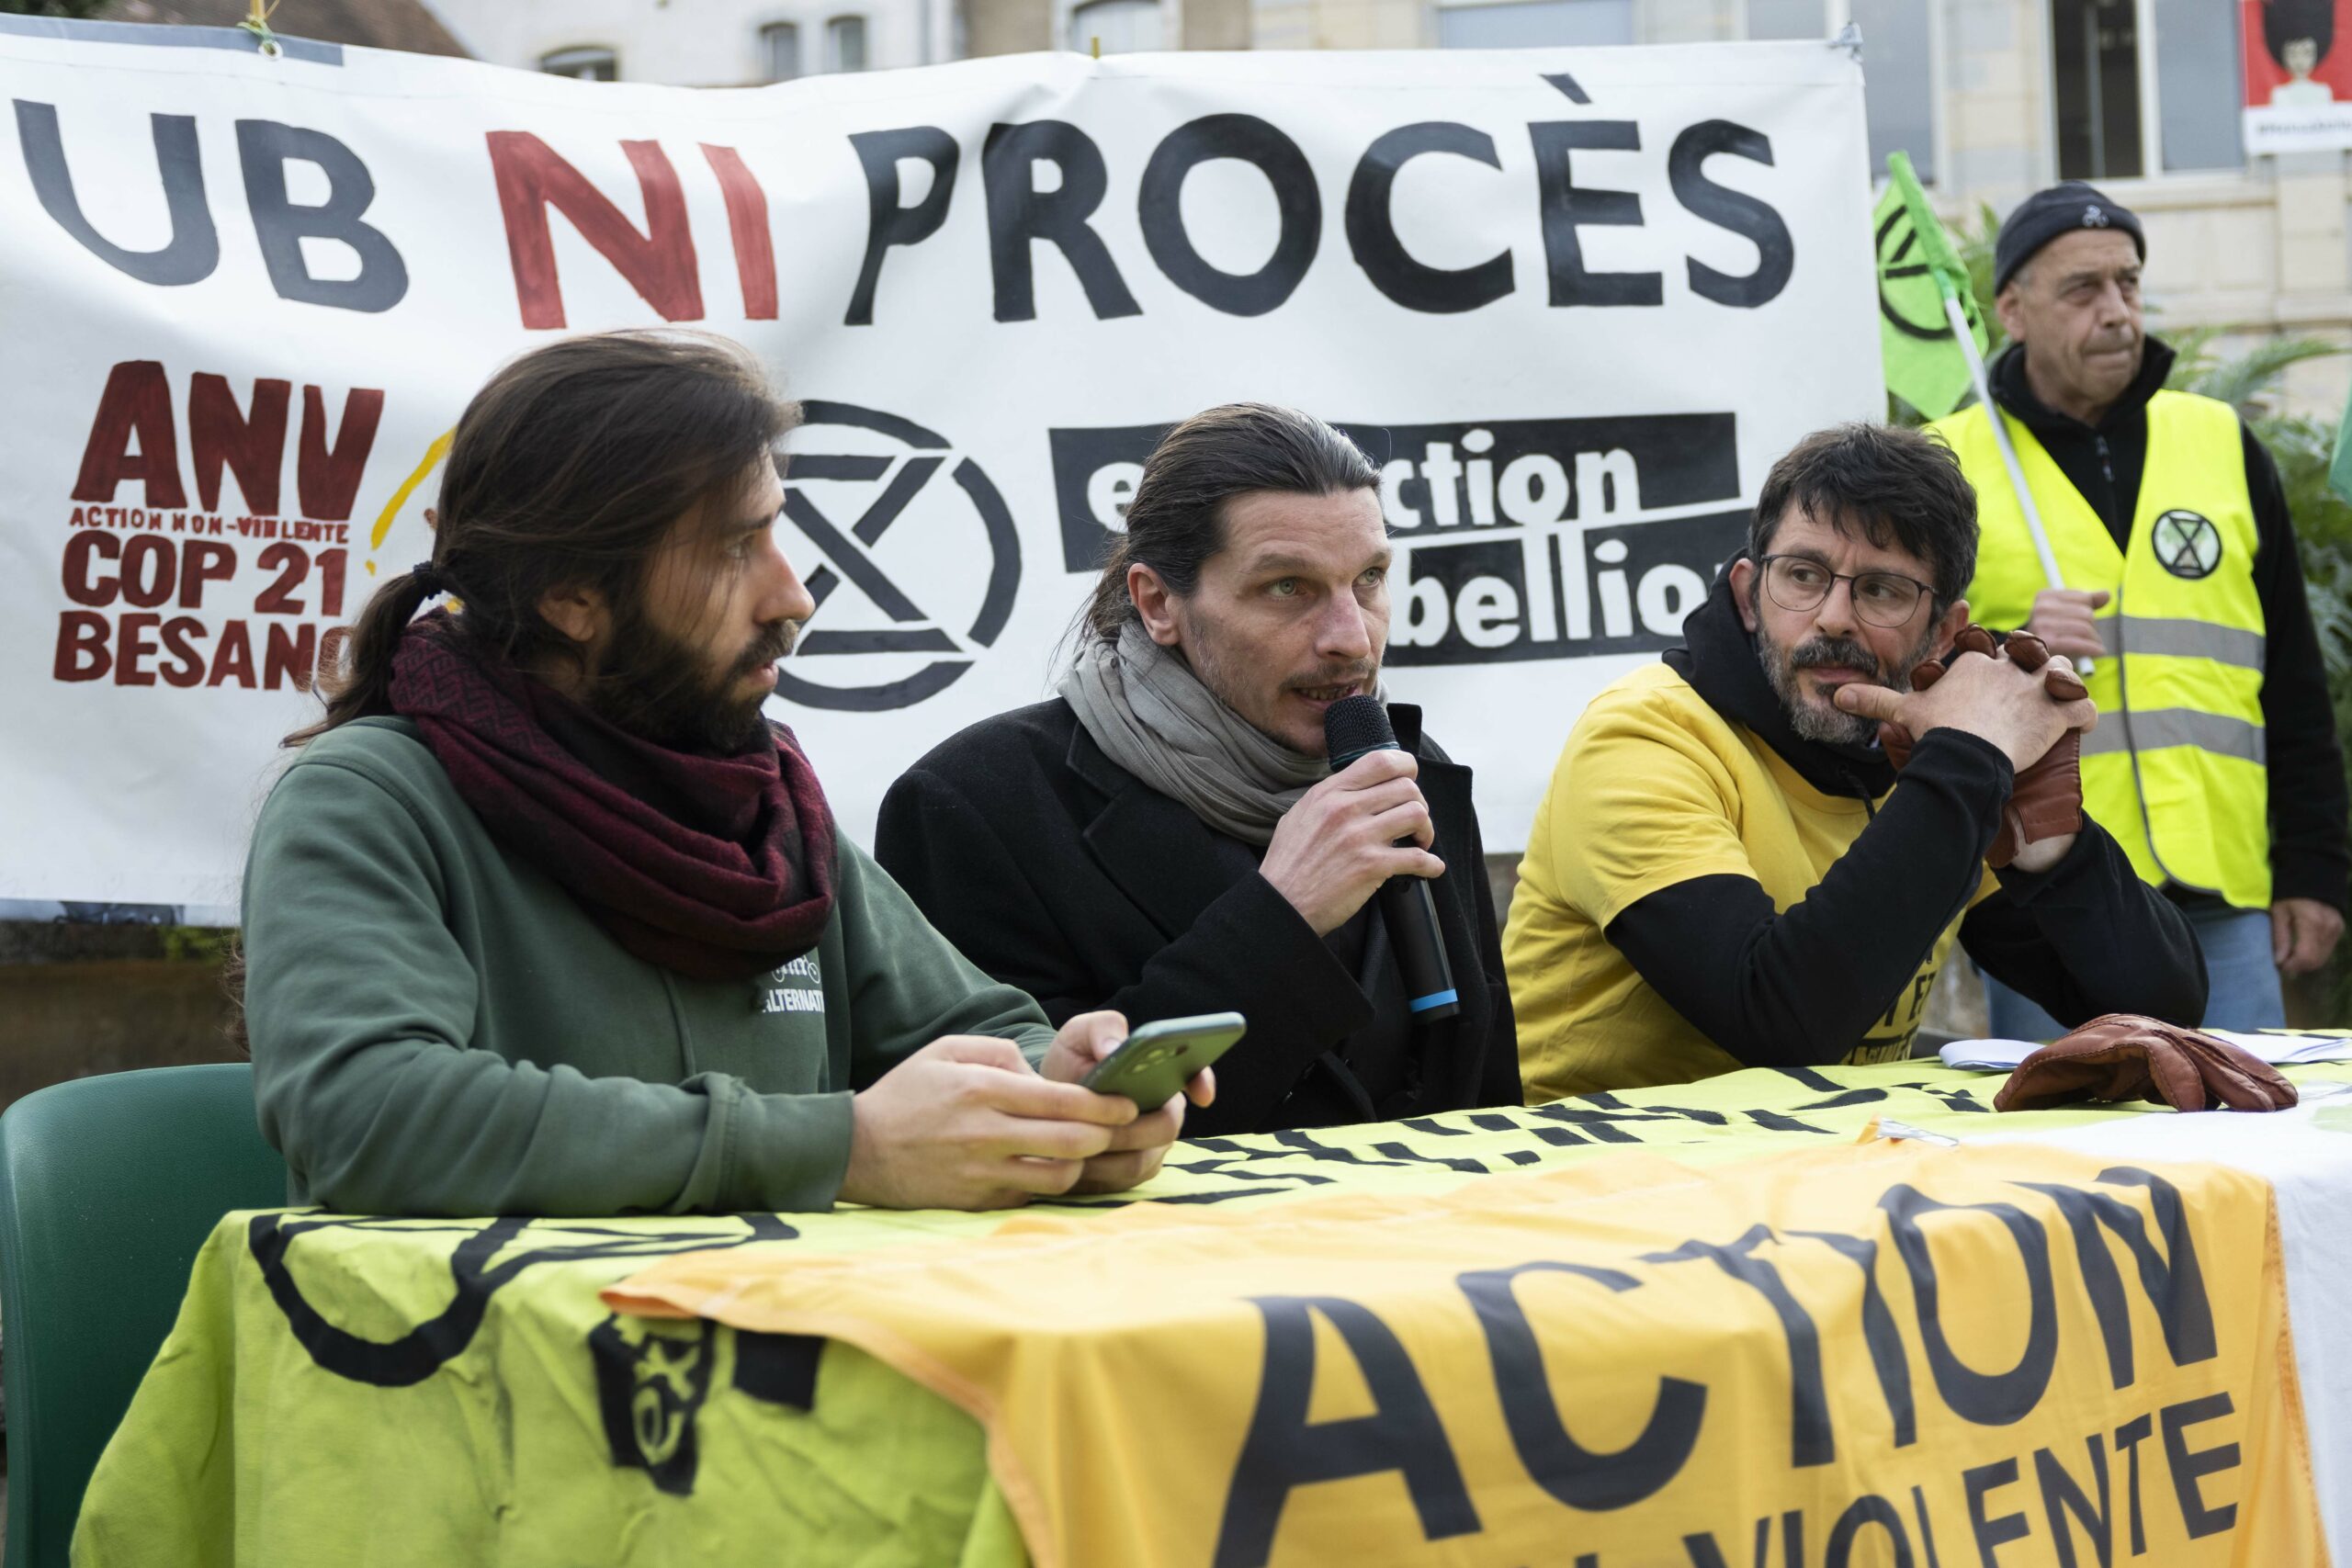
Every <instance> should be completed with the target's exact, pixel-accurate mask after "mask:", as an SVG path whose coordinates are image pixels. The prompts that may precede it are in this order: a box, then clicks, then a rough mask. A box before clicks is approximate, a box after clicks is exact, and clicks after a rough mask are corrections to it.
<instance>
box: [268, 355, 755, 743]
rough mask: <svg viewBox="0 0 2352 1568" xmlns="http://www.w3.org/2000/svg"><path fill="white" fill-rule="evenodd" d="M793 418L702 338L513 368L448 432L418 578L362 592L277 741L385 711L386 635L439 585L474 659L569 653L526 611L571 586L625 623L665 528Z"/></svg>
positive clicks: (407, 576)
mask: <svg viewBox="0 0 2352 1568" xmlns="http://www.w3.org/2000/svg"><path fill="white" fill-rule="evenodd" d="M797 417H798V410H797V409H796V408H795V407H794V405H792V404H791V403H789V402H787V401H786V400H783V399H782V398H780V397H778V396H777V395H776V393H775V389H774V388H773V387H771V386H770V385H769V382H768V380H767V377H766V375H765V373H764V372H763V370H762V369H761V367H760V365H759V362H758V361H757V360H756V359H754V358H752V355H751V354H750V353H749V352H748V351H747V350H745V349H744V348H742V347H741V345H740V344H734V343H731V342H729V341H728V340H727V339H725V338H721V337H717V336H714V335H712V334H710V333H696V332H683V331H677V330H656V331H645V332H621V333H595V334H593V335H589V336H584V337H576V338H567V339H564V340H562V341H561V342H558V343H551V344H547V345H546V346H545V347H543V348H537V349H534V350H532V351H531V352H530V353H528V354H526V355H522V356H521V357H520V358H517V359H515V360H513V361H511V362H510V363H508V364H507V365H506V366H505V367H503V368H501V369H500V370H499V371H498V372H497V373H496V374H495V375H493V376H492V377H491V378H490V380H489V381H488V382H486V383H485V384H484V385H483V387H482V389H481V391H479V392H477V393H475V394H474V397H473V400H472V401H471V402H469V403H468V404H467V405H466V412H465V413H464V414H463V415H462V416H460V417H459V419H458V428H457V430H456V431H455V433H454V434H452V436H451V438H450V442H449V455H448V458H447V462H446V463H445V465H444V466H443V468H442V471H441V494H440V501H439V504H438V507H437V509H436V511H435V513H433V517H434V529H433V556H432V559H431V561H430V562H429V563H427V565H428V567H429V570H424V571H422V572H420V571H406V572H401V573H399V574H398V575H396V576H393V577H391V578H389V579H387V580H386V581H384V583H383V585H382V586H381V587H379V588H378V589H377V590H376V592H375V594H374V596H373V597H371V598H370V599H369V600H368V604H367V605H366V607H365V608H363V609H362V610H361V611H360V613H359V618H358V619H357V621H356V622H355V623H354V624H353V626H352V628H351V635H350V637H349V638H348V640H347V641H346V643H345V662H344V664H343V667H342V668H341V669H339V670H336V671H331V672H329V673H328V674H326V675H325V677H324V678H322V680H321V682H320V685H319V690H320V694H321V696H322V698H324V700H325V703H326V712H325V714H324V715H323V716H322V717H321V718H320V719H319V721H318V722H317V723H315V724H312V725H310V726H309V727H307V728H302V729H299V730H297V731H295V732H294V733H293V734H292V735H289V736H288V737H287V738H286V744H287V745H288V746H300V745H302V744H304V743H306V742H308V741H311V740H313V739H317V738H318V737H319V736H321V735H323V734H325V733H326V732H327V731H328V730H330V729H334V728H336V727H338V726H340V725H345V724H348V723H350V722H351V721H352V720H353V719H355V718H366V717H369V716H374V715H379V714H387V713H390V712H391V711H392V697H391V688H392V665H393V660H394V658H395V656H396V655H397V653H398V652H399V649H400V644H401V637H402V636H403V635H404V634H405V632H406V630H407V628H408V624H409V623H410V622H411V621H413V620H414V619H415V618H416V615H417V612H418V611H419V610H421V609H423V608H424V605H425V604H427V603H428V602H429V601H430V600H432V599H433V598H434V597H435V595H436V594H438V593H440V592H444V591H446V592H448V593H449V594H450V595H451V597H453V598H455V599H456V600H457V601H458V604H459V605H460V606H461V607H462V609H461V613H460V614H459V615H458V617H457V621H456V626H457V630H458V633H459V634H460V635H461V636H463V637H465V638H466V639H467V640H468V641H469V643H471V644H472V645H473V647H474V648H475V649H476V650H477V651H479V652H480V653H481V654H482V655H483V656H484V657H485V658H490V659H495V660H503V661H506V662H509V663H516V664H521V665H524V666H526V668H537V667H540V666H542V665H545V664H547V663H548V662H549V661H558V660H576V659H577V657H578V650H577V649H576V648H575V647H574V646H573V645H572V643H571V639H570V638H568V637H564V636H563V635H562V634H561V633H560V632H559V631H557V630H556V629H555V628H554V627H553V626H549V625H548V623H547V621H546V620H545V619H544V618H543V617H542V616H541V615H540V614H539V602H540V600H541V599H543V598H544V597H545V596H546V595H547V594H548V592H551V591H553V590H555V589H558V588H562V587H567V586H579V587H587V588H593V589H594V590H595V591H596V592H599V593H601V594H602V595H603V596H604V598H605V602H606V603H607V604H610V605H612V606H613V607H614V610H615V611H616V614H617V615H628V613H630V612H631V611H632V610H633V609H634V607H635V606H636V605H637V604H638V602H639V595H640V592H641V590H642V587H643V582H644V576H645V571H646V568H647V567H648V565H649V564H650V561H651V560H652V558H653V556H654V554H655V553H656V552H657V551H658V550H659V549H660V548H661V547H662V545H663V543H664V542H665V541H666V540H667V538H668V536H669V534H670V530H671V527H672V525H674V524H675V523H676V522H677V521H678V520H679V519H680V518H682V517H684V515H685V514H686V513H688V512H690V511H692V510H694V509H695V508H696V507H698V506H700V505H702V504H703V503H704V502H707V501H710V500H714V499H717V498H720V497H724V496H727V495H730V494H731V493H732V492H733V491H734V490H735V489H736V488H737V487H739V486H741V483H742V482H743V476H744V475H745V474H746V473H747V472H749V471H751V469H752V466H753V465H754V464H756V463H758V462H760V461H762V460H763V459H770V458H773V457H774V455H775V449H776V446H777V445H778V443H780V442H781V441H782V440H783V438H784V436H785V434H786V432H787V431H788V430H790V429H791V428H792V426H793V424H794V423H795V422H796V421H797Z"/></svg>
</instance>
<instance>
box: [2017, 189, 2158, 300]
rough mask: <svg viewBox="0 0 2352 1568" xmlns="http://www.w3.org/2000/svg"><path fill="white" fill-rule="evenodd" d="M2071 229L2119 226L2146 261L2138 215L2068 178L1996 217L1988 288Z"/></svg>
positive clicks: (2145, 250) (2141, 257) (2132, 246)
mask: <svg viewBox="0 0 2352 1568" xmlns="http://www.w3.org/2000/svg"><path fill="white" fill-rule="evenodd" d="M2077 229H2120V230H2122V231H2124V232H2125V233H2127V234H2129V235H2131V248H2132V249H2133V250H2135V251H2137V252H2138V253H2139V254H2140V259H2141V260H2142V261H2146V260H2147V259H2148V236H2147V235H2146V233H2145V232H2143V231H2142V230H2141V228H2140V218H2139V214H2137V213H2135V212H2133V211H2132V210H2131V209H2130V208H2128V207H2123V206H2120V205H2119V204H2117V203H2115V202H2112V201H2109V199H2108V198H2107V197H2105V196H2102V195H2101V194H2100V193H2099V192H2098V190H2097V189H2095V188H2094V187H2092V186H2087V185H2085V184H2084V183H2083V182H2082V181H2080V180H2068V181H2067V182H2066V183H2065V184H2064V185H2062V186H2051V187H2050V188H2049V189H2048V190H2038V191H2035V192H2034V193H2033V194H2032V195H2031V196H2030V197H2026V198H2025V199H2024V200H2023V201H2021V202H2019V203H2018V205H2017V210H2016V211H2014V212H2012V213H2010V214H2009V215H2008V217H2007V218H2005V219H2003V220H2001V233H2000V237H1999V238H1998V239H1997V240H1996V241H1995V242H1994V243H1993V292H1994V293H1996V294H1998V293H1999V292H2000V291H2001V290H2002V289H2004V288H2007V287H2008V286H2009V279H2010V278H2011V277H2012V276H2015V275H2016V273H2017V270H2018V268H2019V267H2021V266H2023V265H2025V264H2026V263H2028V262H2030V261H2031V260H2032V259H2033V256H2034V253H2035V252H2037V251H2039V250H2041V247H2042V246H2044V245H2046V244H2048V243H2050V242H2051V241H2052V240H2054V239H2056V238H2057V237H2058V236H2059V235H2061V234H2069V233H2072V232H2074V231H2075V230H2077Z"/></svg>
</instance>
